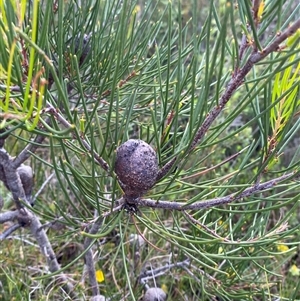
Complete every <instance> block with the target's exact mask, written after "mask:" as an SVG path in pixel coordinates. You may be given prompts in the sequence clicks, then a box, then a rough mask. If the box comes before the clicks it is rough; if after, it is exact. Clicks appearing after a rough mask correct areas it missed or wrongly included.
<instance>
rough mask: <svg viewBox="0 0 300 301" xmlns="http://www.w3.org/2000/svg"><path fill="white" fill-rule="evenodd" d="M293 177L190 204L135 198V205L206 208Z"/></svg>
mask: <svg viewBox="0 0 300 301" xmlns="http://www.w3.org/2000/svg"><path fill="white" fill-rule="evenodd" d="M293 177H294V173H289V174H286V175H283V176H281V177H279V178H276V179H273V180H270V181H267V182H265V183H261V184H258V185H255V186H254V187H249V188H246V189H245V190H244V191H243V192H242V193H240V194H236V193H232V194H230V195H228V196H224V197H220V198H215V199H209V200H205V201H199V202H195V203H192V204H186V203H183V202H169V201H155V200H151V199H137V200H136V205H138V206H142V207H151V208H161V209H169V210H179V211H182V210H199V209H207V208H211V207H215V206H219V205H224V204H229V203H232V202H233V201H237V200H240V199H242V198H245V197H248V196H250V195H253V194H255V193H258V192H262V191H265V190H268V189H270V188H272V187H274V186H275V185H276V184H278V183H279V182H282V181H285V180H287V179H291V178H293Z"/></svg>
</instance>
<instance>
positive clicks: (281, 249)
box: [277, 244, 289, 252]
mask: <svg viewBox="0 0 300 301" xmlns="http://www.w3.org/2000/svg"><path fill="white" fill-rule="evenodd" d="M277 250H278V251H279V252H287V251H288V250H289V247H288V246H287V245H284V244H279V245H277Z"/></svg>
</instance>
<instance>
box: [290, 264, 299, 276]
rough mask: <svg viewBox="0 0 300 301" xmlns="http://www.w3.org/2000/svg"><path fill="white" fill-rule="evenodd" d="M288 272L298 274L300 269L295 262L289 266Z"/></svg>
mask: <svg viewBox="0 0 300 301" xmlns="http://www.w3.org/2000/svg"><path fill="white" fill-rule="evenodd" d="M289 272H290V273H291V274H292V275H293V276H300V269H299V268H298V267H297V266H296V265H295V264H293V265H292V266H291V267H290V269H289Z"/></svg>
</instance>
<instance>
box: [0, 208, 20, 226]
mask: <svg viewBox="0 0 300 301" xmlns="http://www.w3.org/2000/svg"><path fill="white" fill-rule="evenodd" d="M18 216H19V211H17V210H14V211H6V212H3V213H0V224H4V223H6V222H9V221H11V222H12V221H14V220H16V219H17V218H18Z"/></svg>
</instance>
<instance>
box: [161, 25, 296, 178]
mask: <svg viewBox="0 0 300 301" xmlns="http://www.w3.org/2000/svg"><path fill="white" fill-rule="evenodd" d="M299 28H300V19H299V20H297V21H296V22H295V23H294V24H292V25H291V26H290V27H289V28H287V29H286V30H285V31H284V32H282V33H278V34H277V37H276V38H275V40H274V41H273V42H272V43H271V44H270V45H269V46H267V47H266V48H264V49H263V50H262V51H261V52H258V51H257V50H256V49H254V50H253V51H252V53H251V55H250V57H249V58H248V60H247V62H246V63H245V65H244V66H243V67H242V68H241V69H239V70H235V72H234V74H233V76H232V78H231V80H230V81H229V83H228V85H227V88H226V90H225V92H224V93H223V95H222V96H221V97H220V99H219V101H218V103H219V105H216V106H215V107H214V108H213V109H212V110H211V111H210V112H209V113H208V114H207V116H206V118H205V119H204V121H203V123H202V125H201V126H200V128H199V129H198V131H197V132H196V135H195V137H194V140H193V142H192V143H191V145H190V148H189V150H188V152H187V155H188V154H189V153H191V152H192V151H193V150H194V149H195V148H196V146H197V145H198V144H199V143H200V142H201V141H202V139H203V138H204V136H205V134H206V133H207V131H208V129H209V128H210V126H211V125H212V123H213V122H214V121H215V120H216V118H217V117H218V115H219V114H220V113H221V111H222V110H223V109H224V107H225V105H226V104H227V102H228V101H229V100H230V98H231V96H232V95H233V93H234V92H235V91H236V90H237V89H238V87H239V86H241V84H242V83H243V81H244V80H245V77H246V75H247V74H248V73H249V72H250V70H251V69H252V67H253V66H254V65H255V64H257V63H258V62H260V61H261V60H262V59H264V58H265V57H266V56H267V55H269V54H270V53H271V52H274V51H277V50H278V49H280V44H281V43H282V42H283V41H285V40H286V39H287V38H288V37H290V36H291V35H293V34H294V33H295V32H296V31H297V30H298V29H299ZM243 43H244V44H245V43H246V40H245V39H244V40H243ZM245 47H246V44H245V45H243V47H242V49H240V54H239V55H240V56H242V55H243V53H244V50H245V49H244V48H245ZM176 159H177V157H175V158H173V159H172V160H170V161H169V162H168V163H167V164H166V165H165V166H166V169H167V170H170V169H171V168H172V167H173V165H174V163H175V162H176ZM165 166H164V167H163V168H162V169H165ZM164 175H165V174H160V175H159V179H160V178H162V177H163V176H164Z"/></svg>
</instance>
